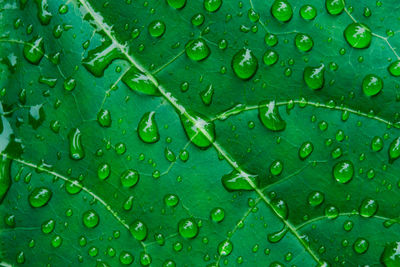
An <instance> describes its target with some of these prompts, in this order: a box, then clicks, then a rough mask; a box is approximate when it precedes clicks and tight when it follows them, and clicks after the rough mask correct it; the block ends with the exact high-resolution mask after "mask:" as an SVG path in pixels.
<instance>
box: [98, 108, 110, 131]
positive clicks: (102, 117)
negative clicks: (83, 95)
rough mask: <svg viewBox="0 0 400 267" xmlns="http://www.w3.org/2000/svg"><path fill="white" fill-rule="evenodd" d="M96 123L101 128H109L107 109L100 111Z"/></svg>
mask: <svg viewBox="0 0 400 267" xmlns="http://www.w3.org/2000/svg"><path fill="white" fill-rule="evenodd" d="M97 122H98V123H99V124H100V126H102V127H110V126H111V113H110V111H109V110H108V109H100V110H99V112H98V113H97Z"/></svg>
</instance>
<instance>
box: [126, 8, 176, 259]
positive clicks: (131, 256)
mask: <svg viewBox="0 0 400 267" xmlns="http://www.w3.org/2000/svg"><path fill="white" fill-rule="evenodd" d="M170 1H171V0H170ZM133 260H134V258H133V255H132V254H131V253H129V252H127V251H122V252H121V254H119V262H120V263H121V264H123V265H130V264H132V262H133Z"/></svg>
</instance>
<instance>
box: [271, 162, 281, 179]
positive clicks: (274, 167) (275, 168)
mask: <svg viewBox="0 0 400 267" xmlns="http://www.w3.org/2000/svg"><path fill="white" fill-rule="evenodd" d="M269 171H270V172H271V174H272V175H274V176H278V175H280V174H281V173H282V171H283V162H282V161H280V160H274V161H273V162H272V163H271V165H270V166H269Z"/></svg>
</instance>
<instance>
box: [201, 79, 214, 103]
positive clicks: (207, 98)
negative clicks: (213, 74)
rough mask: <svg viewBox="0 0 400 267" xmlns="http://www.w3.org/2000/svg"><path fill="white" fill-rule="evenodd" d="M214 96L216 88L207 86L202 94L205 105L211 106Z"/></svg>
mask: <svg viewBox="0 0 400 267" xmlns="http://www.w3.org/2000/svg"><path fill="white" fill-rule="evenodd" d="M213 95H214V86H213V85H212V84H210V85H209V86H207V88H206V89H205V90H204V91H202V92H200V97H201V100H202V101H203V103H204V105H206V106H209V105H210V104H211V102H212V97H213Z"/></svg>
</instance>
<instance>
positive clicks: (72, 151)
mask: <svg viewBox="0 0 400 267" xmlns="http://www.w3.org/2000/svg"><path fill="white" fill-rule="evenodd" d="M68 139H69V156H70V157H71V158H72V159H74V160H80V159H83V158H84V157H85V150H84V149H83V144H82V134H81V131H80V130H79V129H78V128H73V129H71V131H70V132H69V134H68Z"/></svg>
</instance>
